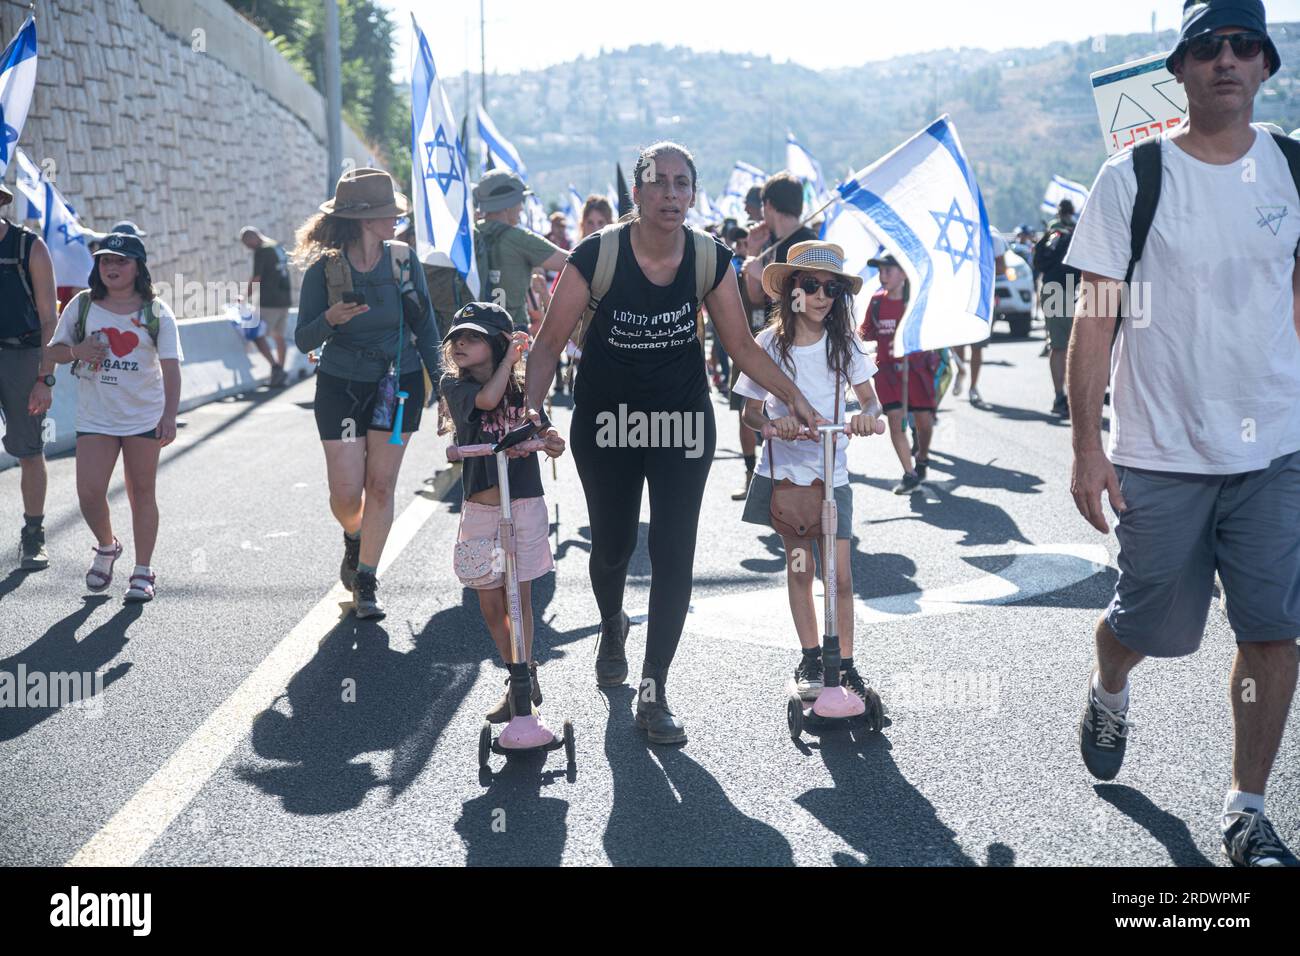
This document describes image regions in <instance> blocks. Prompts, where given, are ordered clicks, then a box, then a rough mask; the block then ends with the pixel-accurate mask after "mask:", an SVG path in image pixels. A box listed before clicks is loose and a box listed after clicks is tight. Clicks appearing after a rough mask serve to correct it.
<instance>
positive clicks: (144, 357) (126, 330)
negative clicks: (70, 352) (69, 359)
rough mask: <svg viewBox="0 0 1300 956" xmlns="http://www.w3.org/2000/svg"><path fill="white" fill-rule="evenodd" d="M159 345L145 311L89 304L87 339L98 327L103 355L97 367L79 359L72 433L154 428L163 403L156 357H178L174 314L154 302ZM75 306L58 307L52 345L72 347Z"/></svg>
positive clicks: (118, 432) (125, 432)
mask: <svg viewBox="0 0 1300 956" xmlns="http://www.w3.org/2000/svg"><path fill="white" fill-rule="evenodd" d="M154 309H155V311H156V313H157V315H158V345H157V346H156V347H155V346H154V342H153V337H152V336H151V335H150V334H149V330H148V329H147V328H145V325H144V313H143V312H133V313H131V314H130V315H118V314H116V313H114V312H110V311H109V310H108V309H106V308H104V307H103V306H102V305H100V304H99V303H98V302H92V303H91V305H90V312H89V314H87V316H86V338H90V336H91V335H92V334H93V333H95V332H100V331H102V332H103V333H104V335H105V337H106V338H107V344H108V354H107V355H106V356H105V358H104V361H103V362H100V363H99V364H98V365H90V364H87V363H84V362H83V363H82V364H81V365H80V366H79V367H78V369H77V374H78V376H79V377H78V379H77V431H79V432H93V433H95V434H99V435H116V436H130V435H140V434H143V433H144V432H147V431H149V430H150V429H151V428H155V427H157V425H158V422H159V420H160V419H161V418H162V415H163V407H164V404H165V400H164V394H163V375H162V364H161V362H160V360H161V359H178V360H181V361H183V360H184V355H183V354H182V353H181V340H180V335H179V333H178V332H177V330H176V317H175V316H174V315H172V311H171V309H169V308H168V307H167V305H166V304H165V303H164V302H162V300H155V305H154ZM77 312H78V306H77V305H75V304H73V305H71V306H70V307H69V308H66V309H64V310H63V315H62V316H60V317H59V325H58V327H57V328H56V329H55V330H54V338H52V339H50V344H51V345H73V344H74V341H73V332H74V329H75V327H76V324H77Z"/></svg>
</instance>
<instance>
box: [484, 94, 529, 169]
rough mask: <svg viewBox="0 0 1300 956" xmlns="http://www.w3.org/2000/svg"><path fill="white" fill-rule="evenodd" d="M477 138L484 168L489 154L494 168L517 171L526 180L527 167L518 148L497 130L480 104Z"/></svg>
mask: <svg viewBox="0 0 1300 956" xmlns="http://www.w3.org/2000/svg"><path fill="white" fill-rule="evenodd" d="M478 138H479V143H480V152H481V154H482V157H483V168H484V169H486V168H487V165H488V162H487V158H488V156H489V155H490V156H491V157H492V165H493V166H494V167H495V168H497V169H509V170H511V171H513V172H516V173H518V174H519V178H520V179H522V180H523V181H524V182H528V167H526V166H525V165H524V161H523V158H522V157H521V156H520V155H519V150H517V149H515V147H514V144H512V143H511V142H510V140H508V139H506V138H505V137H504V136H502V135H501V134H500V132H498V131H497V124H496V123H494V122H492V117H490V116H488V114H487V110H485V109H483V105H482V104H479V107H478Z"/></svg>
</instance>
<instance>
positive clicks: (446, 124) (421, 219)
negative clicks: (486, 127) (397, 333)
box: [411, 14, 479, 298]
mask: <svg viewBox="0 0 1300 956" xmlns="http://www.w3.org/2000/svg"><path fill="white" fill-rule="evenodd" d="M411 23H412V26H413V27H414V30H415V40H416V42H415V46H414V51H415V55H414V60H415V62H414V64H413V65H412V68H411V181H412V184H413V188H412V192H414V193H415V195H414V197H413V199H414V204H415V208H414V216H415V247H416V255H418V256H419V259H420V261H421V262H423V263H425V264H427V265H434V266H454V267H455V268H456V271H457V272H459V273H460V274H461V275H462V276H463V277H464V278H465V283H466V284H467V285H468V286H469V289H470V292H471V293H472V294H473V295H474V297H475V298H478V295H479V278H478V263H477V261H476V260H475V257H474V209H473V202H474V197H473V194H472V193H471V192H470V188H469V164H468V163H467V162H466V161H465V144H464V143H462V142H461V139H460V133H459V130H458V127H457V125H456V121H455V119H453V116H452V112H451V104H450V103H449V102H448V101H447V93H446V91H445V90H443V88H442V81H441V80H439V79H438V71H437V68H436V67H435V66H434V65H433V54H432V53H431V52H430V51H429V41H428V39H426V38H425V35H424V31H423V30H421V29H420V22H419V20H417V19H416V18H415V14H412V15H411Z"/></svg>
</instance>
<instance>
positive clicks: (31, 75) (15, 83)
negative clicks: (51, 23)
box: [0, 17, 36, 176]
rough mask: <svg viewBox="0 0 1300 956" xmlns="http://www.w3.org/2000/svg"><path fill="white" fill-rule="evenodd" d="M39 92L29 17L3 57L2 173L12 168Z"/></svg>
mask: <svg viewBox="0 0 1300 956" xmlns="http://www.w3.org/2000/svg"><path fill="white" fill-rule="evenodd" d="M35 91H36V18H35V17H28V18H27V22H25V23H24V24H23V27H22V29H21V30H19V31H18V35H17V36H16V37H14V38H13V39H12V40H10V41H9V45H8V46H7V47H5V52H4V56H3V57H2V58H0V176H3V175H4V173H5V170H6V169H8V168H9V162H10V160H11V159H12V158H13V155H14V149H15V148H16V147H17V143H18V137H19V136H21V135H22V132H23V124H24V123H26V122H27V111H28V110H29V109H31V106H32V94H33V93H34V92H35Z"/></svg>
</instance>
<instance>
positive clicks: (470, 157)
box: [462, 14, 481, 177]
mask: <svg viewBox="0 0 1300 956" xmlns="http://www.w3.org/2000/svg"><path fill="white" fill-rule="evenodd" d="M480 15H481V14H480ZM462 22H463V23H464V25H465V116H466V117H468V116H469V114H470V113H472V112H473V107H472V105H471V104H470V99H469V97H470V93H469V17H466V18H465V19H464V20H463V21H462ZM477 125H478V124H477V123H473V124H471V123H470V122H469V121H468V119H466V122H465V162H466V164H467V165H468V166H469V175H470V176H471V177H473V176H474V169H475V166H474V151H473V150H472V149H470V145H469V137H470V132H469V131H470V128H471V127H473V126H477Z"/></svg>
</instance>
